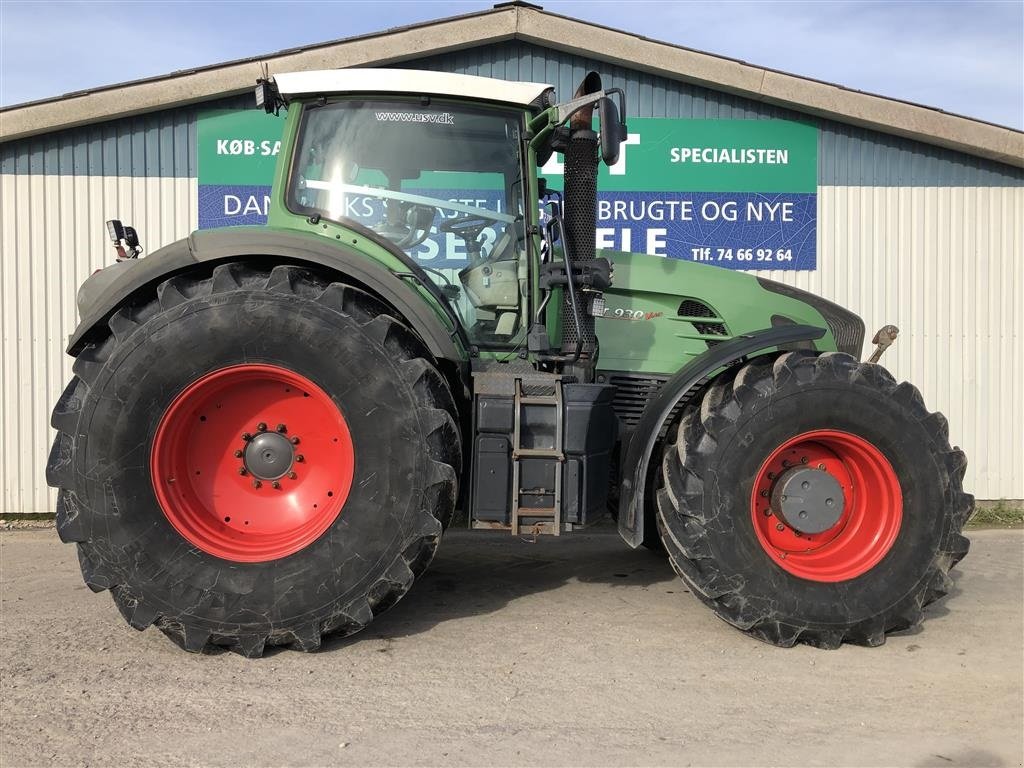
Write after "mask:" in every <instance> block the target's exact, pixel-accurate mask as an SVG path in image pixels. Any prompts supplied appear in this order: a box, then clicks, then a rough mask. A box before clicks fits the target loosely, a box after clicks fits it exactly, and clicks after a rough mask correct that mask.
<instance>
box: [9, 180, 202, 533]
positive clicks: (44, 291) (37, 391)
mask: <svg viewBox="0 0 1024 768" xmlns="http://www.w3.org/2000/svg"><path fill="white" fill-rule="evenodd" d="M198 206H199V201H198V190H197V187H196V182H195V179H187V178H173V177H169V178H144V177H132V176H60V175H54V176H47V175H42V174H40V175H34V174H29V175H13V174H6V173H5V174H2V175H0V231H2V233H3V234H2V239H0V323H2V328H0V441H2V442H0V445H3V450H2V451H0V487H2V490H0V493H2V496H0V514H12V513H26V512H52V511H53V509H54V505H55V503H56V495H55V493H54V492H53V491H51V490H49V489H48V488H47V487H46V478H45V472H44V468H45V466H46V458H47V455H48V454H49V450H50V444H51V443H52V441H53V430H51V429H50V423H49V422H50V409H51V408H52V407H53V403H54V402H55V401H56V399H57V397H58V396H59V395H60V393H61V392H62V391H63V389H64V386H65V385H66V384H67V382H68V381H69V380H70V378H71V363H72V360H71V358H70V357H68V356H67V355H65V354H64V347H65V346H66V344H67V336H68V334H70V333H71V331H72V330H73V329H74V327H75V323H76V320H77V316H76V309H75V293H76V291H77V286H78V284H79V283H81V282H82V281H83V280H84V279H85V278H86V277H88V276H89V275H90V274H92V272H93V271H95V270H97V269H99V268H100V267H102V266H105V265H107V264H110V263H111V262H112V261H113V258H114V252H113V248H112V247H111V245H110V241H109V240H107V236H106V230H105V228H104V226H103V222H104V221H106V220H107V219H111V218H115V217H118V218H121V219H123V220H125V221H127V222H131V223H132V224H133V225H135V226H136V227H137V228H138V230H139V233H140V237H141V238H142V244H143V245H144V246H145V247H146V250H147V251H153V250H156V249H157V248H159V247H160V246H162V245H166V244H167V243H170V242H173V241H174V240H177V239H179V238H181V237H184V236H185V235H187V234H188V233H189V232H191V231H192V230H193V229H195V227H196V226H197V210H198Z"/></svg>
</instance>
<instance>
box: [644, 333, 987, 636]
mask: <svg viewBox="0 0 1024 768" xmlns="http://www.w3.org/2000/svg"><path fill="white" fill-rule="evenodd" d="M789 446H793V447H795V448H796V453H794V454H792V456H790V451H788V450H787V451H784V452H783V453H779V451H780V449H782V448H783V447H786V448H788V447H789ZM814 452H818V454H817V455H818V456H819V457H820V458H814ZM807 454H812V455H811V457H810V465H811V467H812V468H815V467H818V468H825V467H826V463H827V465H828V471H829V472H833V469H834V468H835V473H837V474H842V473H843V472H845V471H849V472H851V473H852V474H848V475H846V478H847V482H846V484H845V485H844V486H843V488H844V491H843V492H844V494H846V496H845V503H846V507H845V508H844V515H845V516H844V517H843V518H841V519H840V521H839V522H836V523H835V524H834V525H833V526H832V527H831V528H830V529H829V530H827V531H824V532H822V533H820V534H812V535H810V536H808V534H807V533H806V531H805V532H802V533H801V532H800V531H799V530H796V529H793V528H787V526H785V525H783V522H782V520H781V519H780V517H778V516H777V515H778V514H779V513H778V512H777V511H775V512H774V516H773V510H774V509H775V507H774V505H775V504H776V503H777V498H778V497H775V496H770V495H769V488H771V482H772V480H771V478H773V477H774V478H781V477H782V475H781V474H780V470H779V469H778V468H775V471H774V472H772V471H771V470H772V468H773V467H774V465H770V464H769V460H770V459H771V460H773V461H778V462H780V464H779V467H781V466H783V465H782V464H781V461H782V460H783V458H784V457H789V458H788V459H787V463H786V465H785V466H790V467H793V471H795V470H796V469H799V467H798V466H794V464H793V462H796V463H797V464H799V462H800V461H801V458H803V459H805V460H806V459H807V458H808V456H807ZM819 461H820V462H821V463H820V464H819V463H818V462H819ZM805 463H807V462H806V461H805ZM966 464H967V462H966V459H965V457H964V454H963V453H962V452H961V451H960V450H959V449H953V448H950V445H949V439H948V427H947V423H946V419H945V418H944V417H943V416H942V414H939V413H929V412H928V411H927V409H926V408H925V407H924V403H923V401H922V399H921V396H920V394H919V392H918V391H917V389H916V388H914V387H913V386H912V385H910V384H908V383H903V384H897V382H896V381H895V380H894V379H893V378H892V376H891V375H889V373H888V372H887V371H885V369H883V368H882V367H880V366H878V365H872V364H866V363H858V362H857V361H856V360H855V359H854V358H852V357H850V356H849V355H845V354H841V353H825V354H822V355H815V354H814V353H811V352H803V351H800V352H788V353H784V354H782V355H780V356H778V357H773V356H764V357H761V358H757V359H755V360H753V361H751V362H749V363H747V364H746V365H743V366H739V367H736V368H734V369H732V370H729V371H726V372H725V373H723V374H722V375H721V376H719V378H718V379H716V380H715V381H714V382H713V383H712V385H711V386H710V387H709V388H708V390H707V391H706V392H705V394H704V397H703V400H702V402H701V405H700V408H699V409H694V410H690V411H689V412H687V413H686V414H684V415H683V417H682V421H681V423H680V425H679V430H678V436H677V439H676V441H675V443H674V445H669V446H668V448H667V449H666V451H665V455H664V458H663V462H662V476H663V481H664V485H663V487H662V488H661V489H659V491H658V523H659V529H660V532H661V535H662V540H663V541H664V543H665V547H666V549H667V550H668V553H669V559H670V560H671V562H672V565H673V567H674V568H675V569H676V571H677V572H678V573H679V575H680V576H681V577H682V579H683V581H685V582H686V584H687V585H688V586H689V587H690V589H691V591H692V592H693V593H694V594H695V595H696V596H697V597H698V598H699V599H700V600H701V601H703V602H704V603H705V604H707V605H708V606H710V607H711V608H712V609H713V610H714V611H715V613H716V614H718V616H719V617H721V618H722V619H724V620H725V621H727V622H728V623H730V624H732V625H733V626H735V627H737V628H739V629H741V630H742V631H744V632H746V633H747V634H750V635H752V636H754V637H756V638H758V639H760V640H764V641H766V642H769V643H773V644H775V645H780V646H791V645H793V644H794V643H797V642H802V643H807V644H810V645H814V646H818V647H822V648H836V647H838V646H839V645H840V644H841V643H843V642H844V641H848V642H852V643H857V644H862V645H880V644H882V643H883V642H884V641H885V635H886V633H887V632H892V631H896V630H902V629H907V628H909V627H912V626H914V625H916V624H917V623H918V622H919V621H920V620H921V614H922V609H923V608H924V607H925V606H926V605H928V604H929V603H931V602H933V601H934V600H936V599H938V598H939V597H941V596H942V595H944V594H946V593H947V591H948V589H949V585H950V580H949V577H948V572H949V569H950V568H951V567H952V566H953V565H954V564H955V563H957V562H958V561H959V560H960V559H961V558H962V557H963V556H964V555H965V554H966V553H967V550H968V547H969V542H968V540H967V539H966V538H964V537H963V536H962V535H961V530H962V528H963V525H964V523H965V522H966V521H967V518H968V517H969V515H970V513H971V511H972V509H973V501H974V500H973V497H972V496H970V495H968V494H965V493H964V492H963V489H962V480H963V474H964V469H965V468H966ZM843 467H846V469H844V468H843ZM850 478H857V480H856V482H854V481H853V480H852V479H850ZM775 482H781V480H776V481H775ZM805 487H806V486H805ZM772 493H774V491H772ZM782 498H783V499H784V498H785V497H784V496H783V497H782ZM769 501H771V504H769ZM830 501H831V499H830ZM769 506H771V507H772V509H769ZM800 514H803V512H801V513H800ZM857 526H859V528H858V527H857ZM857 530H860V531H864V532H867V533H870V534H871V535H865V536H863V537H858V536H856V535H855V532H856V531H857ZM776 531H778V532H779V533H778V537H779V538H776ZM782 537H792V538H782ZM787 556H788V558H787Z"/></svg>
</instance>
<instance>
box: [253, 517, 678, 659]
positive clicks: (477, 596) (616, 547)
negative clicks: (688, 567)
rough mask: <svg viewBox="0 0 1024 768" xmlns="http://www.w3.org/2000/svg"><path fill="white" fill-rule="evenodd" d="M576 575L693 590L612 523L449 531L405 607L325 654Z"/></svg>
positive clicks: (413, 630)
mask: <svg viewBox="0 0 1024 768" xmlns="http://www.w3.org/2000/svg"><path fill="white" fill-rule="evenodd" d="M570 581H579V582H582V583H584V584H606V585H612V586H615V585H622V586H629V587H631V588H636V587H638V586H639V587H650V586H653V585H664V589H665V590H667V591H671V592H685V591H687V590H686V587H685V586H684V585H683V583H682V582H681V581H680V580H679V579H678V577H676V575H675V573H674V572H673V571H672V567H671V566H670V565H669V563H668V560H667V559H666V556H665V555H664V554H663V553H661V552H652V551H651V550H648V549H644V548H640V549H636V550H633V549H630V548H629V547H628V546H627V545H626V544H625V543H624V542H623V541H622V539H620V538H619V536H618V534H617V533H616V531H615V530H614V529H613V528H605V529H598V530H597V531H596V532H594V533H584V534H570V535H568V536H565V537H560V538H555V537H551V536H548V537H538V538H537V539H536V540H534V539H531V538H527V537H514V536H512V535H511V534H508V533H498V532H490V531H466V530H454V531H453V530H449V531H448V532H447V533H446V534H445V537H444V539H443V540H442V542H441V546H440V548H439V549H438V553H437V556H436V557H435V558H434V562H433V563H431V565H430V568H428V569H427V572H426V573H425V574H424V575H423V576H422V577H420V579H418V580H417V582H416V583H415V584H414V585H413V587H412V589H411V590H410V591H409V593H408V594H407V595H406V596H405V597H404V598H402V600H401V602H399V603H398V605H396V606H395V607H393V608H391V609H390V610H388V611H387V613H385V614H383V615H381V616H378V617H376V618H375V619H374V620H373V624H371V625H370V627H369V628H368V629H367V630H366V631H363V632H360V633H359V634H357V635H353V636H351V637H347V638H325V640H324V644H323V646H322V647H321V652H323V651H328V652H329V651H332V650H336V649H338V648H342V647H346V646H349V645H351V644H355V643H359V642H361V641H364V640H379V639H381V638H399V637H408V636H410V635H415V634H418V633H420V632H425V631H427V630H429V629H431V628H432V627H434V626H436V625H437V624H440V623H442V622H445V621H451V620H453V619H461V618H465V617H469V616H479V615H483V614H488V613H493V612H495V611H500V610H502V609H503V608H505V607H506V606H507V605H508V604H509V603H511V602H512V601H514V600H516V599H518V598H520V597H525V596H527V595H532V594H536V593H539V592H546V591H548V590H551V589H556V588H558V587H561V586H563V585H565V584H568V583H569V582H570ZM275 650H280V649H275ZM271 652H274V651H272V650H271V649H270V648H268V649H267V653H268V654H269V653H271Z"/></svg>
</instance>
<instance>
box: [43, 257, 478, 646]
mask: <svg viewBox="0 0 1024 768" xmlns="http://www.w3.org/2000/svg"><path fill="white" fill-rule="evenodd" d="M108 325H109V333H103V334H99V335H98V336H96V337H94V338H93V339H92V340H91V341H90V342H89V343H88V344H87V345H86V346H85V347H84V348H83V349H82V350H81V351H80V352H79V354H78V355H77V359H76V361H75V364H74V373H75V376H74V378H73V379H72V380H71V383H70V384H69V385H68V387H67V389H66V390H65V391H64V393H63V395H62V396H61V398H60V400H59V402H58V403H57V405H56V407H55V409H54V411H53V418H52V425H53V427H54V428H55V429H56V430H57V437H56V440H55V441H54V445H53V449H52V451H51V454H50V458H49V462H48V465H47V481H48V482H49V484H50V485H51V486H55V487H57V488H59V489H60V490H59V494H58V501H57V531H58V534H59V535H60V538H61V539H62V540H63V541H64V542H73V543H75V544H76V545H77V548H78V557H79V561H80V564H81V569H82V575H83V577H84V579H85V583H86V584H87V585H88V586H89V587H90V588H91V589H92V590H93V591H95V592H99V591H102V590H109V591H110V593H111V595H112V597H113V599H114V602H115V603H116V605H117V607H118V609H119V610H120V612H121V613H122V615H123V616H124V618H125V619H126V620H127V621H128V623H129V624H130V625H131V626H132V627H134V628H135V629H137V630H142V629H145V628H146V627H148V626H150V625H156V626H157V627H158V628H159V629H160V630H162V631H163V632H164V633H165V634H166V635H167V636H168V637H170V638H171V639H172V640H173V641H174V642H175V643H177V644H178V645H180V646H181V647H182V648H184V649H185V650H188V651H193V652H199V651H204V650H207V651H209V650H212V649H213V648H214V647H216V646H224V647H228V648H230V649H231V650H233V651H236V652H239V653H241V654H244V655H245V656H249V657H257V656H260V655H261V654H262V653H263V650H264V648H265V647H267V646H277V645H287V646H291V647H293V648H297V649H299V650H303V651H312V650H315V649H317V648H318V647H320V644H321V639H322V638H323V637H324V636H326V635H329V634H333V635H350V634H353V633H355V632H358V631H359V630H361V629H363V628H364V627H365V626H366V625H367V624H368V623H369V622H370V621H371V620H372V619H373V617H374V616H375V615H377V614H379V613H381V612H382V611H384V610H386V609H387V608H389V607H390V606H392V605H394V604H395V603H396V602H397V601H398V600H399V599H400V598H401V597H402V596H403V595H404V594H405V593H406V592H407V591H408V589H409V588H410V586H412V583H413V581H414V580H415V579H416V577H417V576H419V574H421V573H422V572H423V571H424V570H425V569H426V567H427V565H428V564H429V563H430V561H431V559H432V558H433V556H434V552H435V550H436V548H437V546H438V542H439V540H440V537H441V533H442V527H443V523H444V522H447V521H448V520H449V519H450V518H451V515H452V512H453V510H454V507H455V502H456V498H457V493H458V476H457V472H458V471H459V469H460V468H461V466H462V463H461V462H462V460H461V444H460V433H459V429H458V428H457V424H456V413H457V412H456V408H455V403H454V401H453V398H452V395H451V392H450V389H449V386H448V384H447V382H446V380H445V378H444V377H443V376H442V374H441V373H439V371H438V369H437V365H436V362H435V361H434V359H433V358H432V357H431V355H430V353H429V352H428V350H427V349H426V347H425V345H424V344H423V342H422V341H421V340H420V339H419V337H418V336H417V335H416V334H415V333H413V332H412V331H411V330H410V329H409V328H408V327H406V325H404V324H403V322H402V321H400V320H399V319H397V318H396V317H395V316H394V313H393V311H392V310H390V309H389V308H388V307H387V306H386V305H385V304H383V303H382V302H380V301H379V300H378V299H376V298H375V297H373V296H371V295H370V294H368V293H366V292H364V291H362V290H359V289H358V288H355V287H352V286H350V285H346V284H344V283H340V282H331V281H330V280H328V279H325V278H324V277H322V276H320V275H318V274H317V273H314V272H312V271H309V270H307V269H304V268H300V267H296V266H286V265H280V266H275V267H273V268H272V269H271V268H269V267H268V268H260V267H256V266H250V265H248V264H246V263H231V264H223V265H220V266H217V267H216V268H215V269H213V270H212V272H210V271H206V272H205V273H188V274H183V275H179V276H175V277H172V278H171V279H168V280H166V281H165V282H163V283H162V284H160V285H159V287H158V289H157V291H156V293H155V295H153V296H151V297H150V298H149V299H148V300H140V301H139V302H138V303H136V304H135V305H132V306H125V307H122V308H121V309H119V310H118V311H117V312H116V313H115V314H114V315H113V316H112V317H111V318H110V320H109V323H108ZM104 330H106V329H104ZM252 364H264V365H267V366H278V367H280V368H282V369H287V370H288V371H294V372H296V373H297V374H300V375H302V376H304V377H307V378H308V380H310V381H312V382H314V383H316V385H317V386H319V387H320V388H321V389H322V390H323V392H324V393H327V397H328V398H329V400H328V404H330V402H332V401H333V404H334V406H333V407H336V408H337V409H338V411H340V412H341V413H342V414H343V416H344V419H345V420H347V425H348V429H349V432H350V435H351V441H352V445H353V455H354V459H353V462H354V469H353V470H352V472H353V476H352V477H353V479H352V482H351V490H350V491H349V492H348V496H347V498H346V499H345V501H344V506H343V507H342V508H341V511H340V513H339V514H338V515H337V517H336V518H335V519H334V520H333V522H332V523H331V524H330V525H329V527H327V528H326V530H325V531H324V532H323V533H322V534H320V535H319V536H318V538H315V540H312V541H311V542H310V543H308V544H305V545H304V546H303V547H302V548H301V549H299V550H298V551H295V552H294V553H290V554H287V555H286V556H281V557H279V558H276V559H269V560H267V559H264V560H262V561H259V562H239V561H237V560H234V559H225V558H223V557H221V556H217V555H215V554H211V553H209V552H208V551H204V550H203V549H202V548H201V547H199V546H195V545H194V544H193V543H190V541H188V540H186V538H185V537H184V536H183V535H182V534H180V533H179V532H178V530H177V529H176V528H175V527H174V526H173V525H172V524H171V523H170V521H169V518H168V516H167V515H166V514H165V512H164V510H163V509H162V507H161V505H160V502H159V501H158V498H157V495H156V493H155V491H154V480H153V479H152V477H151V469H150V459H151V451H152V446H153V442H154V433H155V431H156V430H157V428H158V423H159V422H160V419H161V416H162V414H164V413H165V412H167V410H168V407H169V405H170V404H171V403H172V402H173V401H174V399H175V398H176V397H177V396H178V395H179V394H180V393H182V392H183V391H184V390H185V389H186V388H187V387H189V385H190V384H191V383H192V382H195V381H197V380H198V379H200V377H203V376H204V375H206V374H209V373H210V372H212V371H217V370H219V369H221V368H223V367H225V366H236V365H252ZM288 391H290V390H288ZM217 407H218V408H219V407H220V406H219V405H218V406H217ZM204 420H205V417H204ZM271 431H273V427H271ZM279 431H280V430H279ZM335 442H337V441H336V440H335ZM234 455H235V456H238V455H239V453H238V452H236V453H235V454H234ZM297 460H298V461H302V460H303V459H302V458H301V457H299V458H298V459H297ZM328 471H329V472H333V471H334V470H333V465H332V468H330V469H329V470H328ZM197 474H198V473H197ZM238 474H244V472H242V471H241V470H240V471H239V472H238ZM275 487H276V486H275ZM328 495H331V494H328ZM238 506H244V505H238ZM225 511H226V512H228V513H230V512H231V511H235V512H236V513H237V514H239V515H241V514H243V513H244V512H245V510H243V509H238V510H225Z"/></svg>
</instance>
